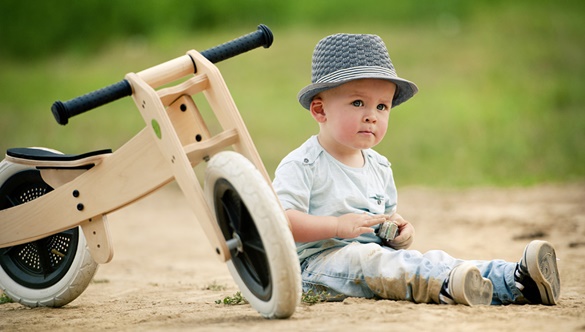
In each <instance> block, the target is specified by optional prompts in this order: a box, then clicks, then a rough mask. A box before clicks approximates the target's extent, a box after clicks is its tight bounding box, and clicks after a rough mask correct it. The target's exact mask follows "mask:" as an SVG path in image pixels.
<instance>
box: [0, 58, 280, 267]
mask: <svg viewBox="0 0 585 332" xmlns="http://www.w3.org/2000/svg"><path fill="white" fill-rule="evenodd" d="M195 68H196V70H197V72H196V74H195V75H194V76H193V77H191V78H189V79H187V80H186V81H184V82H182V83H180V84H176V85H175V86H172V87H166V88H162V89H159V90H158V91H157V90H155V89H156V88H158V87H160V86H162V85H165V84H168V83H171V82H174V81H177V80H178V79H180V78H183V77H185V76H187V75H190V74H192V73H193V72H194V69H195ZM126 80H127V81H128V82H129V83H130V84H131V86H132V90H133V93H132V97H133V99H134V102H135V104H136V106H137V108H138V110H139V111H140V113H141V115H142V117H143V119H144V121H145V123H146V127H145V128H144V129H143V130H142V131H140V132H139V133H138V134H137V135H136V136H134V137H133V138H132V139H131V140H130V141H128V142H127V143H126V144H124V145H123V146H122V147H120V148H119V149H118V150H117V151H115V152H114V153H112V154H108V155H99V156H94V157H88V158H86V159H85V160H79V161H75V162H55V161H36V160H27V159H20V158H14V157H10V156H6V160H8V161H10V162H13V163H15V164H22V165H28V166H34V167H38V168H39V169H40V171H41V176H42V177H43V180H44V181H45V182H47V183H48V184H49V185H51V186H52V187H53V188H54V190H53V191H51V192H49V193H47V194H45V195H43V196H41V197H39V198H37V199H34V200H32V201H30V202H27V203H24V204H21V205H17V206H14V207H11V208H8V209H5V210H2V211H0V248H3V247H9V246H15V245H18V244H22V243H26V242H31V241H34V240H37V239H40V238H43V237H46V236H49V235H52V234H56V233H59V232H62V231H65V230H67V229H70V228H73V227H76V226H81V227H82V229H83V231H84V234H85V237H86V240H87V243H88V246H89V248H90V252H91V254H92V257H93V258H94V259H95V260H96V261H97V262H98V263H105V262H108V261H110V260H111V258H112V256H113V249H112V244H111V240H110V236H109V232H108V227H107V222H106V218H105V216H106V215H107V214H108V213H110V212H113V211H116V210H117V209H120V208H122V207H124V206H126V205H128V204H131V203H132V202H134V201H136V200H138V199H140V198H142V197H144V196H146V195H148V194H150V193H152V192H153V191H155V190H157V189H159V188H160V187H162V186H163V185H165V184H167V183H169V182H170V181H172V180H173V179H174V180H176V181H177V183H178V185H179V187H180V188H181V190H182V191H183V193H184V195H185V197H186V199H187V203H188V204H189V206H190V207H191V208H192V209H193V211H194V212H195V218H196V219H197V220H198V221H199V223H200V224H201V225H202V228H203V230H204V232H205V234H206V236H207V238H208V239H209V241H210V243H211V245H212V247H213V248H214V250H215V252H216V253H217V256H218V258H219V259H220V260H221V261H227V260H229V259H230V251H229V250H228V246H227V244H226V240H225V239H224V236H223V235H222V232H221V230H220V228H219V226H218V224H217V222H216V218H215V212H214V211H211V208H210V205H209V204H207V203H206V200H205V198H204V194H203V189H202V187H201V185H200V184H199V181H198V179H197V177H196V175H195V172H194V170H193V167H194V166H196V165H197V164H199V163H201V162H202V161H207V160H209V158H210V156H212V155H213V154H215V153H217V152H219V151H221V150H224V149H226V148H229V147H232V148H233V150H235V151H236V152H238V153H240V154H242V155H243V156H245V157H246V158H248V159H249V160H250V161H251V162H252V163H253V164H254V165H255V166H256V168H257V169H258V170H259V171H260V172H261V174H263V175H264V177H265V178H266V181H268V182H269V183H270V178H269V176H268V173H267V172H266V169H265V168H264V164H263V163H262V160H261V159H260V156H259V155H258V152H257V151H256V148H255V146H254V144H253V142H252V139H251V137H250V135H249V133H248V131H247V129H246V126H245V125H244V122H243V120H242V118H241V116H240V113H239V112H238V110H237V108H236V105H235V103H234V101H233V99H232V97H231V94H230V93H229V91H228V88H227V86H226V84H225V82H224V80H223V77H222V76H221V74H220V72H219V70H218V69H217V67H216V66H215V65H214V64H212V63H211V62H210V61H208V60H207V59H206V58H205V57H204V56H202V55H201V54H200V53H198V52H196V51H189V52H188V53H187V55H184V56H182V57H179V58H176V59H174V60H171V61H168V62H165V63H162V64H160V65H157V66H155V67H152V68H149V69H146V70H144V71H141V72H139V73H137V74H135V73H130V74H127V75H126ZM201 92H202V93H203V94H204V95H205V97H206V99H207V101H208V103H209V105H210V107H211V109H212V110H213V113H214V114H215V116H216V118H217V119H218V122H219V124H220V125H221V127H222V131H221V132H220V133H218V134H216V135H213V136H212V135H211V134H210V132H209V130H208V128H207V125H206V124H205V122H204V120H203V117H202V116H201V114H200V112H199V110H198V109H197V106H196V105H195V103H194V101H193V99H192V97H191V96H192V95H194V94H197V93H201ZM88 164H94V166H93V167H92V168H90V169H89V170H79V169H67V167H69V168H71V167H73V166H80V165H88Z"/></svg>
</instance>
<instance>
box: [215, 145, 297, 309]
mask: <svg viewBox="0 0 585 332" xmlns="http://www.w3.org/2000/svg"><path fill="white" fill-rule="evenodd" d="M205 195H206V199H207V202H208V203H209V204H210V206H211V208H212V211H214V212H215V215H216V218H217V222H218V224H219V227H220V228H221V231H222V233H223V235H224V237H225V239H226V241H229V240H237V243H238V245H237V248H234V249H231V256H232V258H231V259H230V260H229V261H228V262H227V264H228V269H229V271H230V273H231V275H232V277H233V278H234V280H235V282H236V284H237V285H238V287H239V288H240V290H241V292H242V294H243V296H244V297H245V298H246V300H247V301H248V302H249V303H250V304H251V305H252V307H254V309H256V310H257V311H258V312H259V313H260V314H261V315H262V316H264V317H266V318H271V319H272V318H288V317H290V316H291V315H292V314H293V313H294V311H295V309H296V306H297V305H298V303H299V302H300V295H301V281H300V266H299V260H298V256H297V254H296V250H295V245H294V240H293V238H292V234H291V233H290V230H289V229H288V224H287V220H286V216H285V214H284V211H283V210H282V208H281V206H280V204H279V203H278V200H277V198H276V196H275V195H274V192H273V190H272V189H271V188H270V186H269V184H268V183H267V182H266V180H265V179H264V177H263V176H262V175H261V174H260V172H259V171H258V170H257V169H256V168H255V167H254V165H253V164H252V163H251V162H250V161H249V160H248V159H246V158H245V157H244V156H242V155H240V154H238V153H235V152H232V151H223V152H220V153H218V154H217V155H215V156H214V157H213V158H211V160H210V161H209V164H208V166H207V171H206V177H205Z"/></svg>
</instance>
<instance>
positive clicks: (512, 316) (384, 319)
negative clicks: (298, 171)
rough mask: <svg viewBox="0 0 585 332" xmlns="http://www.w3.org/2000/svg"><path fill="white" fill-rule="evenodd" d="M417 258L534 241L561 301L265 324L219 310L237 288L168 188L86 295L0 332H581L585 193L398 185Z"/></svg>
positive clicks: (357, 313)
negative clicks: (550, 249) (552, 250)
mask: <svg viewBox="0 0 585 332" xmlns="http://www.w3.org/2000/svg"><path fill="white" fill-rule="evenodd" d="M399 190H400V212H401V214H402V215H403V216H405V217H406V218H407V219H408V220H410V221H411V222H412V223H413V224H414V226H415V228H416V231H417V237H416V240H415V243H414V245H413V248H412V249H417V250H420V251H426V250H430V249H443V250H445V251H447V252H449V253H450V254H452V255H453V256H455V257H460V258H464V259H492V258H501V259H505V260H509V261H516V260H518V259H519V257H520V255H521V253H522V250H523V248H524V246H525V245H526V243H528V241H530V240H531V239H533V238H543V239H546V240H548V241H550V242H552V243H553V244H554V245H555V247H556V249H557V256H558V258H560V261H559V268H560V273H561V277H562V294H561V301H560V304H559V305H557V306H554V307H546V306H516V305H514V306H489V307H473V308H470V307H464V306H439V305H426V304H413V303H408V302H395V301H386V300H380V301H375V300H365V299H356V298H350V299H346V300H345V301H343V302H334V303H318V304H315V305H307V304H301V305H300V306H299V307H298V308H297V310H296V312H295V314H294V315H293V316H292V317H291V318H290V319H287V320H279V321H269V320H265V319H263V318H261V317H260V315H259V314H258V313H257V312H256V311H255V310H254V309H252V308H251V307H250V306H249V305H247V304H245V305H236V306H227V305H218V304H216V303H215V301H216V300H220V299H223V298H225V297H226V296H232V295H234V294H235V292H236V291H237V288H236V286H235V284H234V283H233V281H232V279H231V276H230V275H229V273H228V271H227V268H226V267H225V265H224V264H223V263H220V262H218V261H217V260H216V258H215V257H214V254H213V253H212V251H211V247H210V246H209V244H208V242H207V240H206V239H205V238H204V236H203V234H202V231H201V229H200V227H199V225H197V224H196V222H195V221H194V220H193V218H192V214H191V211H190V210H189V209H188V208H187V207H186V206H185V202H184V199H183V198H182V196H181V195H180V194H179V192H178V191H177V190H176V188H175V187H174V186H172V185H171V186H169V187H166V188H163V190H161V191H159V192H158V193H156V194H155V195H153V196H150V197H148V198H146V199H144V200H142V201H140V202H138V203H137V204H135V205H132V206H130V207H128V208H126V209H123V210H121V211H118V212H116V213H114V214H112V215H111V216H109V220H110V226H111V231H112V236H113V241H114V246H115V254H114V259H113V261H112V262H110V263H108V264H105V265H102V266H101V267H100V270H99V271H98V273H97V275H96V277H95V278H94V281H93V282H92V284H90V286H89V287H88V289H87V290H86V291H85V292H84V293H83V294H82V295H81V296H80V297H79V298H78V299H76V300H75V301H73V302H72V303H70V304H69V305H67V306H65V307H63V308H60V309H49V308H36V309H28V308H25V307H23V306H21V305H19V304H15V303H9V304H2V305H0V331H33V330H47V331H53V330H59V331H73V330H75V331H83V330H87V331H89V330H91V331H103V330H114V331H124V330H149V331H153V330H165V331H167V330H204V331H220V330H221V331H231V330H233V331H236V330H238V331H239V330H245V331H263V332H265V331H276V330H278V331H301V330H307V331H357V330H359V331H374V330H375V331H383V330H394V331H408V330H413V331H414V330H417V331H433V330H436V331H471V330H505V331H526V330H528V331H549V330H555V331H585V273H584V271H585V184H583V183H581V184H575V185H564V186H538V187H533V188H523V189H487V188H485V189H484V188H482V189H470V190H464V191H454V190H436V189H426V188H402V189H399Z"/></svg>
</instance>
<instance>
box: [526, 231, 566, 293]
mask: <svg viewBox="0 0 585 332" xmlns="http://www.w3.org/2000/svg"><path fill="white" fill-rule="evenodd" d="M524 263H525V264H526V267H527V268H528V273H529V274H530V277H531V278H532V280H534V282H535V283H536V286H537V287H538V291H539V293H540V298H541V300H542V304H547V305H554V304H557V302H558V299H559V295H560V293H561V280H560V277H559V270H558V268H557V255H556V253H555V249H554V248H553V246H552V245H551V244H550V243H548V242H546V241H540V240H537V241H532V242H530V244H528V246H527V247H526V250H525V251H524Z"/></svg>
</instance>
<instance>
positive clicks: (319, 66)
mask: <svg viewBox="0 0 585 332" xmlns="http://www.w3.org/2000/svg"><path fill="white" fill-rule="evenodd" d="M311 69H312V70H311V71H312V78H311V82H312V83H311V84H309V85H307V86H306V87H304V88H303V89H301V91H300V92H299V94H298V96H297V97H298V99H299V102H300V103H301V105H302V106H303V107H304V108H306V109H309V108H310V105H311V101H312V100H313V98H314V97H315V96H316V95H317V94H318V93H320V92H322V91H325V90H328V89H332V88H335V87H337V86H340V85H342V84H344V83H347V82H349V81H353V80H357V79H362V78H378V79H384V80H388V81H391V82H393V83H394V84H396V93H395V94H394V99H393V100H392V107H396V106H398V105H400V104H401V103H403V102H405V101H407V100H408V99H410V98H411V97H412V96H414V94H415V93H417V92H418V87H417V86H416V84H414V83H412V82H410V81H407V80H405V79H402V78H400V77H398V76H397V75H396V70H395V69H394V66H393V65H392V61H391V60H390V56H389V55H388V50H387V49H386V45H385V44H384V41H382V38H380V37H379V36H377V35H366V34H346V33H339V34H335V35H331V36H327V37H325V38H323V39H321V40H320V41H319V43H317V46H315V50H314V51H313V63H312V68H311Z"/></svg>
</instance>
